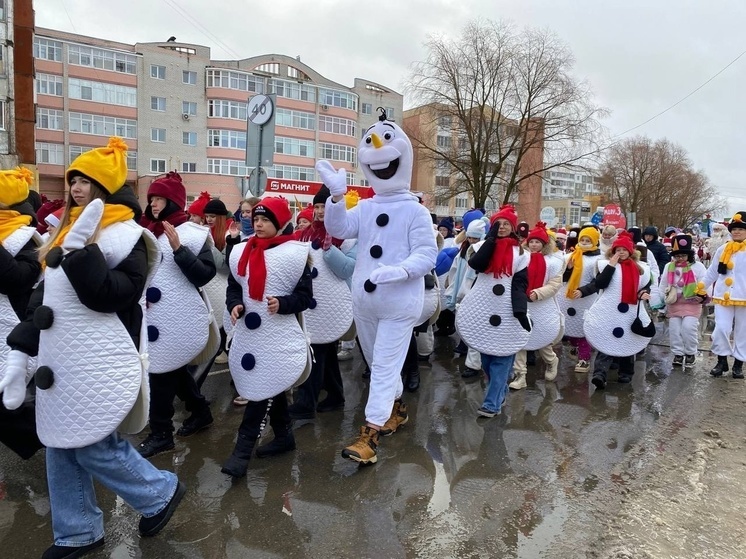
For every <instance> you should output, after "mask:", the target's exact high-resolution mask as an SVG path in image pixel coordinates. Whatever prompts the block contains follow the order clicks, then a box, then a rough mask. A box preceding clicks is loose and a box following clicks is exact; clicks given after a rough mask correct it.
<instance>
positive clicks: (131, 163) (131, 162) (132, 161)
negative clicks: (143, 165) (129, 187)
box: [127, 151, 137, 171]
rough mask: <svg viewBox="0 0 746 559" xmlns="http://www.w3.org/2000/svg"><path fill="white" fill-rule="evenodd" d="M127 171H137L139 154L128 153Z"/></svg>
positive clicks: (134, 152)
mask: <svg viewBox="0 0 746 559" xmlns="http://www.w3.org/2000/svg"><path fill="white" fill-rule="evenodd" d="M127 170H129V171H137V152H136V151H128V152H127Z"/></svg>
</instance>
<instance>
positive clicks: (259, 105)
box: [249, 95, 274, 126]
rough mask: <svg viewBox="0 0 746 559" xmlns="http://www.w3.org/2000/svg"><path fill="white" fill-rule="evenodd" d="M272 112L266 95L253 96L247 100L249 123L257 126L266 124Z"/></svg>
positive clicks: (271, 105)
mask: <svg viewBox="0 0 746 559" xmlns="http://www.w3.org/2000/svg"><path fill="white" fill-rule="evenodd" d="M273 110H274V106H273V104H272V99H270V98H269V97H268V96H266V95H254V96H253V97H252V98H251V99H249V122H251V123H252V124H257V125H259V126H261V125H263V124H267V122H269V119H270V118H272V111H273Z"/></svg>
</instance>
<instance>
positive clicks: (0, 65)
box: [0, 45, 5, 75]
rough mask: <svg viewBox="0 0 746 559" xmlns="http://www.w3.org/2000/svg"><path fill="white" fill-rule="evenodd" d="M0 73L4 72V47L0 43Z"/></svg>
mask: <svg viewBox="0 0 746 559" xmlns="http://www.w3.org/2000/svg"><path fill="white" fill-rule="evenodd" d="M0 74H2V75H4V74H5V47H4V46H2V45H0Z"/></svg>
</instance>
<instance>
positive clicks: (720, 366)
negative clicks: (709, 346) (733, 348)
mask: <svg viewBox="0 0 746 559" xmlns="http://www.w3.org/2000/svg"><path fill="white" fill-rule="evenodd" d="M728 371H729V369H728V358H727V357H725V356H724V355H718V362H717V364H716V365H715V366H714V367H713V368H712V370H711V371H710V374H711V375H712V376H713V377H722V376H723V373H727V372H728Z"/></svg>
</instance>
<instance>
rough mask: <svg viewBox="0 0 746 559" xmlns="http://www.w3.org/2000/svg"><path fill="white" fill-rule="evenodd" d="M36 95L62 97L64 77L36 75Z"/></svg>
mask: <svg viewBox="0 0 746 559" xmlns="http://www.w3.org/2000/svg"><path fill="white" fill-rule="evenodd" d="M36 93H40V94H42V95H55V96H57V97H62V76H55V75H52V74H36Z"/></svg>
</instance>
